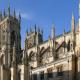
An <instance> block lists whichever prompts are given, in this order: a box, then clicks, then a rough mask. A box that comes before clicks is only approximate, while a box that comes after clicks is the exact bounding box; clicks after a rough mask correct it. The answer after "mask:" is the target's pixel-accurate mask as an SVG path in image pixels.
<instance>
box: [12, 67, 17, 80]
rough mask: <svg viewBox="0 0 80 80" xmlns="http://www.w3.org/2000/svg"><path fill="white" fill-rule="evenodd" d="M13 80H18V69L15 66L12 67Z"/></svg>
mask: <svg viewBox="0 0 80 80" xmlns="http://www.w3.org/2000/svg"><path fill="white" fill-rule="evenodd" d="M11 80H17V69H16V67H14V66H13V67H12V68H11Z"/></svg>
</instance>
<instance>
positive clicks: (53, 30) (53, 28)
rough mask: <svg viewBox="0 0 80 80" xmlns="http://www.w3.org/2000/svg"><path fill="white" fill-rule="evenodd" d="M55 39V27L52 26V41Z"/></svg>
mask: <svg viewBox="0 0 80 80" xmlns="http://www.w3.org/2000/svg"><path fill="white" fill-rule="evenodd" d="M53 38H55V27H54V25H53V26H52V39H53Z"/></svg>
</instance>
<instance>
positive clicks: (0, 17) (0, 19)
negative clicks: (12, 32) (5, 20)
mask: <svg viewBox="0 0 80 80" xmlns="http://www.w3.org/2000/svg"><path fill="white" fill-rule="evenodd" d="M0 21H2V12H1V11H0Z"/></svg>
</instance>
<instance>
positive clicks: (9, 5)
mask: <svg viewBox="0 0 80 80" xmlns="http://www.w3.org/2000/svg"><path fill="white" fill-rule="evenodd" d="M8 16H10V3H9V5H8Z"/></svg>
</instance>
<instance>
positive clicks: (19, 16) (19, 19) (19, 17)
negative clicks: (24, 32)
mask: <svg viewBox="0 0 80 80" xmlns="http://www.w3.org/2000/svg"><path fill="white" fill-rule="evenodd" d="M18 20H19V23H21V14H20V12H19V18H18Z"/></svg>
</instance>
